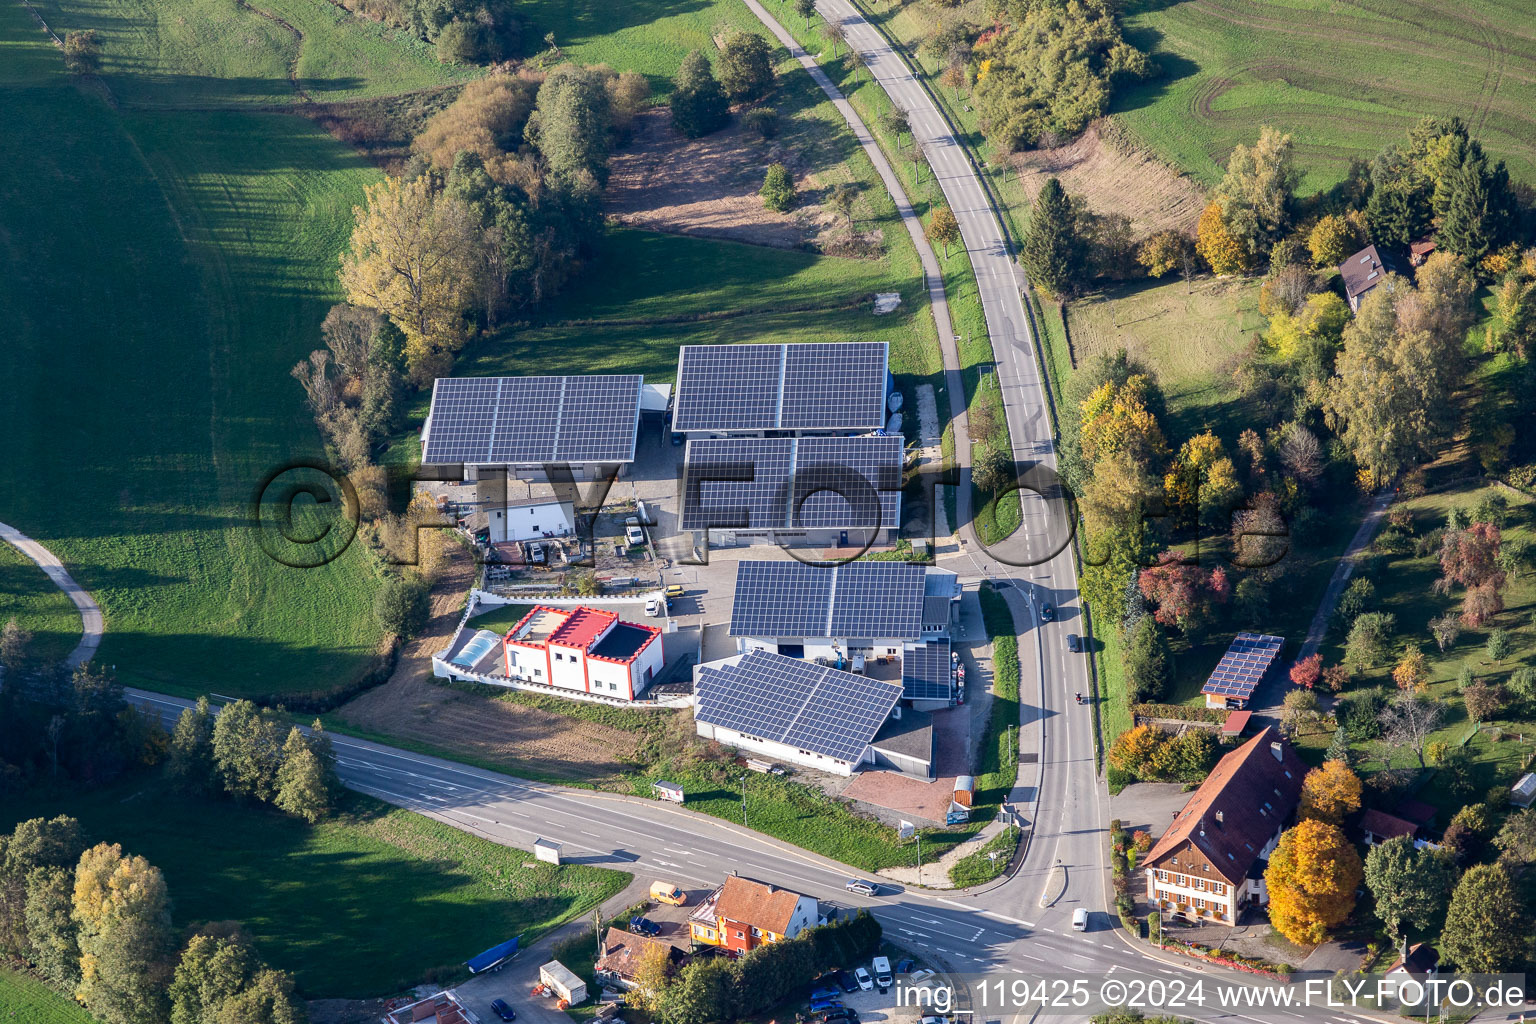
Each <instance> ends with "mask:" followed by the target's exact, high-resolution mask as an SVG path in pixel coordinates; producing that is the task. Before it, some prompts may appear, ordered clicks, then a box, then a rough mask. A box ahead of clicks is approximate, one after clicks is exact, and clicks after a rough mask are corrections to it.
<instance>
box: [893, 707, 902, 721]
mask: <svg viewBox="0 0 1536 1024" xmlns="http://www.w3.org/2000/svg"><path fill="white" fill-rule="evenodd" d="M891 717H892V718H894V719H895V720H896V721H898V722H899V721H901V705H900V704H897V705H896V706H895V707H893V708H891Z"/></svg>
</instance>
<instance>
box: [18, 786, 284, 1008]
mask: <svg viewBox="0 0 1536 1024" xmlns="http://www.w3.org/2000/svg"><path fill="white" fill-rule="evenodd" d="M0 952H3V953H5V954H7V955H9V956H12V957H15V958H17V959H19V960H21V961H22V962H24V963H26V964H27V965H28V966H30V967H31V969H32V970H33V971H34V972H35V973H36V974H38V975H39V976H40V977H42V978H43V979H44V980H45V981H47V982H48V983H49V984H50V985H51V986H53V987H54V988H56V989H58V990H59V991H60V992H62V993H65V994H67V995H69V996H72V997H73V998H75V999H77V1000H78V1001H79V1002H80V1003H81V1004H82V1005H83V1006H85V1008H86V1009H87V1010H89V1011H90V1012H91V1014H92V1015H93V1016H94V1017H96V1018H97V1019H98V1020H101V1021H103V1022H105V1024H165V1022H167V1021H169V1022H170V1024H303V1022H305V1021H307V1020H308V1019H309V1016H308V1013H307V1011H306V1009H305V1007H304V1003H303V1002H302V1001H301V1000H300V999H298V998H297V997H296V996H295V995H294V985H293V979H292V978H290V977H289V976H288V975H287V974H286V973H284V972H282V971H278V970H275V969H273V968H271V967H268V966H267V965H266V964H264V963H263V962H262V961H261V959H260V958H259V957H258V956H257V954H256V951H255V949H254V948H253V947H252V945H251V943H250V940H249V939H248V938H247V937H246V936H245V934H244V933H243V932H242V931H241V929H240V927H239V925H238V924H236V923H235V922H231V921H224V922H213V923H208V924H204V925H202V926H200V927H198V928H195V929H191V930H190V932H189V933H188V934H187V935H185V937H182V938H178V935H177V932H176V930H175V929H174V927H173V926H172V924H171V900H170V894H169V892H168V890H167V887H166V884H165V879H164V877H163V876H162V875H161V873H160V870H159V869H158V868H156V867H155V866H154V865H152V864H150V863H149V861H147V860H145V859H144V858H143V857H140V856H133V855H130V854H126V853H124V851H123V848H122V846H121V845H119V844H116V843H110V844H109V843H104V842H103V843H98V844H96V845H95V846H87V844H86V840H85V837H84V832H83V830H82V829H81V827H80V823H79V822H78V821H76V820H75V819H73V818H69V817H64V816H60V817H57V818H52V819H45V818H33V819H30V820H27V821H23V822H21V823H20V824H18V825H17V826H16V828H15V829H14V830H13V831H12V832H11V833H10V834H9V835H0Z"/></svg>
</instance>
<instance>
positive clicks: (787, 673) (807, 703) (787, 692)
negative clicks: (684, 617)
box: [695, 651, 901, 761]
mask: <svg viewBox="0 0 1536 1024" xmlns="http://www.w3.org/2000/svg"><path fill="white" fill-rule="evenodd" d="M695 690H696V692H695V696H696V698H697V701H698V704H697V707H696V708H695V717H696V718H697V719H698V720H699V721H701V722H705V723H707V724H710V725H718V726H721V727H723V728H726V729H734V730H736V731H737V732H740V733H744V734H746V735H748V736H754V737H757V738H758V739H764V740H773V741H775V742H778V743H787V744H789V745H790V746H793V747H796V748H797V749H800V750H809V751H810V752H812V753H814V754H821V755H822V756H824V757H831V758H836V759H837V760H839V761H857V760H858V759H859V758H860V757H862V756H863V754H864V749H865V748H866V747H867V746H869V742H870V740H872V739H874V737H875V733H877V732H879V731H880V726H881V725H882V724H884V722H885V720H886V718H887V717H889V716H890V713H891V709H892V708H893V707H895V706H896V702H897V701H898V700H900V699H901V687H899V686H897V685H896V684H894V683H886V682H881V681H879V680H876V679H870V678H867V677H866V676H860V675H854V674H853V673H852V672H842V671H839V670H838V669H834V668H827V667H826V666H823V665H815V664H812V663H810V662H805V661H799V660H797V659H795V658H786V657H783V656H781V655H778V654H768V653H767V652H764V651H753V652H751V653H750V654H747V655H746V656H744V657H743V658H742V659H741V660H740V661H739V662H737V663H736V664H735V665H726V666H721V667H719V668H707V669H703V670H701V671H700V673H699V683H698V686H697V687H696V688H695Z"/></svg>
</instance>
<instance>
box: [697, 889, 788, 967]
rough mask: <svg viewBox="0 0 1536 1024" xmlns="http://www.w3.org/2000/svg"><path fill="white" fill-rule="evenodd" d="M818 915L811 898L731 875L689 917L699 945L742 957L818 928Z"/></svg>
mask: <svg viewBox="0 0 1536 1024" xmlns="http://www.w3.org/2000/svg"><path fill="white" fill-rule="evenodd" d="M817 913H818V908H817V904H816V901H815V900H814V899H812V898H811V897H809V896H802V895H801V894H800V893H797V892H792V891H791V890H789V889H780V888H779V887H777V886H773V885H767V884H765V883H763V882H755V881H753V880H752V879H750V878H742V877H741V876H740V875H731V876H730V877H729V878H727V879H726V880H725V884H724V885H722V886H720V888H718V889H716V890H715V891H714V892H712V893H710V895H709V898H708V899H706V900H705V901H704V902H703V903H701V904H700V905H699V908H698V909H697V910H695V911H694V912H693V913H692V914H690V915H688V931H689V934H690V935H691V936H692V937H693V941H694V942H696V943H699V944H701V945H706V946H718V947H720V948H721V949H724V950H725V951H726V952H727V953H729V954H730V955H732V956H740V955H741V954H742V953H745V952H747V951H748V950H750V949H755V948H756V947H758V946H762V945H766V944H767V943H770V942H777V941H779V940H780V939H792V938H794V937H795V936H796V935H799V934H800V933H801V932H802V931H804V930H805V929H807V928H812V927H814V926H815V925H816V918H817Z"/></svg>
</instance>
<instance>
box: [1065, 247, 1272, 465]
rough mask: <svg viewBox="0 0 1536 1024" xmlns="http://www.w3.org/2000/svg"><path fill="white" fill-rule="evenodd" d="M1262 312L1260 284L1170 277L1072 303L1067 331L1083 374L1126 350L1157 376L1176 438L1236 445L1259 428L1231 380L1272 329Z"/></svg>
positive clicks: (1135, 283) (1167, 426) (1169, 427)
mask: <svg viewBox="0 0 1536 1024" xmlns="http://www.w3.org/2000/svg"><path fill="white" fill-rule="evenodd" d="M1258 305H1259V287H1258V281H1256V280H1254V279H1250V278H1236V279H1222V278H1215V277H1201V278H1196V279H1195V280H1193V281H1191V282H1190V283H1189V285H1187V286H1186V285H1185V283H1184V281H1183V279H1182V278H1180V277H1179V276H1178V275H1171V276H1170V277H1168V278H1164V279H1162V280H1161V281H1133V282H1130V283H1127V284H1124V285H1120V286H1117V287H1115V288H1110V289H1106V290H1104V291H1102V292H1097V293H1095V294H1093V295H1090V296H1088V297H1086V298H1083V299H1079V300H1077V301H1075V302H1071V303H1069V304H1068V305H1067V328H1068V329H1069V330H1070V332H1071V344H1072V350H1073V352H1074V353H1075V354H1076V356H1077V365H1078V366H1079V367H1082V366H1086V365H1088V363H1090V362H1091V361H1092V360H1093V358H1094V357H1095V356H1099V355H1110V354H1113V353H1114V352H1115V351H1116V350H1117V349H1120V348H1124V349H1125V350H1126V351H1127V352H1129V353H1130V354H1131V355H1133V356H1136V357H1137V358H1139V359H1140V360H1141V361H1142V362H1143V363H1145V364H1146V365H1147V366H1148V367H1150V368H1151V369H1152V370H1153V372H1154V373H1155V374H1156V376H1157V381H1158V384H1159V385H1161V386H1162V389H1163V393H1164V394H1165V395H1166V396H1167V398H1168V411H1169V414H1170V415H1169V422H1168V423H1166V424H1164V429H1165V430H1166V432H1167V433H1168V435H1169V437H1170V438H1171V439H1172V438H1179V439H1182V438H1185V437H1188V436H1191V435H1193V434H1198V433H1200V432H1201V431H1203V430H1204V429H1205V428H1206V427H1211V428H1212V429H1214V430H1216V432H1217V433H1218V434H1221V435H1222V436H1223V437H1226V436H1227V435H1228V434H1230V435H1231V437H1230V438H1227V440H1228V443H1229V444H1230V443H1231V441H1233V440H1235V439H1236V435H1237V434H1238V433H1240V432H1241V431H1242V429H1243V428H1244V427H1247V426H1249V425H1251V421H1252V416H1251V410H1249V409H1248V408H1247V407H1246V406H1245V404H1244V403H1243V402H1242V400H1241V399H1239V398H1238V397H1237V396H1236V394H1235V389H1234V388H1233V386H1232V376H1231V373H1232V370H1233V369H1234V368H1235V366H1236V363H1237V360H1238V359H1239V358H1240V357H1241V356H1242V355H1243V354H1244V353H1245V352H1247V351H1248V349H1249V348H1250V347H1251V346H1252V344H1253V336H1254V332H1256V331H1259V330H1261V329H1263V328H1264V326H1265V322H1264V319H1263V318H1262V317H1261V316H1259V312H1258ZM1051 315H1052V314H1051V313H1050V312H1049V311H1048V312H1047V314H1046V316H1047V317H1050V316H1051ZM1047 322H1048V323H1049V320H1048V321H1047ZM1047 334H1048V335H1049V334H1050V332H1049V331H1047Z"/></svg>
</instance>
